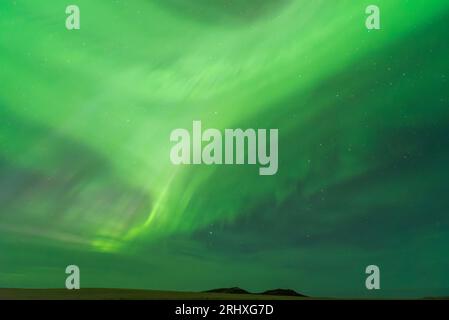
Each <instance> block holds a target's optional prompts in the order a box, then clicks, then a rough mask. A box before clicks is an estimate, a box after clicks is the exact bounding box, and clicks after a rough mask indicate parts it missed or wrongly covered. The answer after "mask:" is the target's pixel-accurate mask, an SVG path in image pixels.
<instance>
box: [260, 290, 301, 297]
mask: <svg viewBox="0 0 449 320" xmlns="http://www.w3.org/2000/svg"><path fill="white" fill-rule="evenodd" d="M260 294H266V295H270V296H294V297H307V296H306V295H303V294H300V293H298V292H296V291H295V290H291V289H273V290H267V291H264V292H262V293H260Z"/></svg>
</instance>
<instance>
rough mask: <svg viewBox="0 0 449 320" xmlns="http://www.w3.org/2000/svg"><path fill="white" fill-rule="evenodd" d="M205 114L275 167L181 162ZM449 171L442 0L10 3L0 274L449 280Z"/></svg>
mask: <svg viewBox="0 0 449 320" xmlns="http://www.w3.org/2000/svg"><path fill="white" fill-rule="evenodd" d="M69 4H77V5H79V7H80V10H81V29H80V30H74V31H68V30H67V29H66V28H65V19H66V14H65V8H66V6H67V5H69ZM369 4H376V5H378V6H379V7H380V10H381V30H377V31H368V30H367V29H366V27H365V19H366V17H367V15H366V14H365V8H366V7H367V6H368V5H369ZM193 120H201V121H202V124H203V127H205V128H218V129H220V130H222V129H224V128H243V129H246V128H256V129H257V128H267V129H268V128H277V129H279V170H278V172H277V174H276V175H273V176H260V175H259V174H258V166H254V165H239V166H237V165H234V166H232V165H231V166H228V165H227V166H224V165H222V166H219V165H217V166H206V165H195V166H193V165H191V166H175V165H173V164H172V163H171V162H170V158H169V154H170V149H171V147H172V146H173V143H171V142H170V139H169V137H170V132H171V131H172V130H173V129H176V128H187V129H189V130H191V127H192V121H193ZM448 181H449V2H448V1H447V0H426V1H424V0H413V1H399V0H394V1H391V0H375V1H374V0H373V1H362V0H360V1H354V0H341V1H305V0H297V1H294V0H282V1H279V0H276V1H274V0H261V1H257V4H256V2H254V1H246V0H232V1H225V0H219V1H218V0H217V1H210V0H196V1H194V0H153V1H151V0H133V1H125V0H115V1H109V0H98V1H89V0H73V1H70V3H67V1H62V0H52V1H48V0H33V1H30V0H16V1H13V0H2V1H1V2H0V287H3V288H11V287H17V288H29V287H32V288H53V287H54V288H63V287H64V285H65V278H66V274H65V272H64V271H65V267H66V266H67V265H70V264H75V265H78V266H79V267H80V269H81V286H82V287H101V288H105V287H106V288H145V289H158V290H183V291H184V290H207V289H212V288H218V287H232V286H239V287H242V288H245V289H247V290H252V291H262V290H266V289H273V288H291V289H294V290H297V291H298V292H301V293H304V294H307V295H312V296H386V297H412V296H438V295H446V296H448V295H449V192H448V190H449V182H448ZM370 264H375V265H378V266H379V267H380V270H381V290H379V291H376V292H373V291H368V290H366V288H365V278H366V274H365V267H366V266H367V265H370Z"/></svg>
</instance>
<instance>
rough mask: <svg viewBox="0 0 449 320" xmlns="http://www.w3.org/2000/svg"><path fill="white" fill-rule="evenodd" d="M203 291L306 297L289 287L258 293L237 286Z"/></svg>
mask: <svg viewBox="0 0 449 320" xmlns="http://www.w3.org/2000/svg"><path fill="white" fill-rule="evenodd" d="M204 292H208V293H232V294H260V295H267V296H290V297H307V296H306V295H303V294H300V293H298V292H296V291H295V290H291V289H273V290H267V291H264V292H260V293H253V292H249V291H246V290H245V289H242V288H239V287H232V288H218V289H212V290H207V291H204Z"/></svg>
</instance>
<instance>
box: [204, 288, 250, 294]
mask: <svg viewBox="0 0 449 320" xmlns="http://www.w3.org/2000/svg"><path fill="white" fill-rule="evenodd" d="M204 292H210V293H233V294H249V293H250V292H248V291H246V290H244V289H242V288H239V287H232V288H219V289H212V290H207V291H204Z"/></svg>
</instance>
